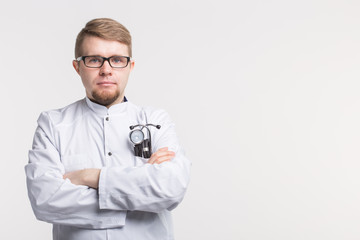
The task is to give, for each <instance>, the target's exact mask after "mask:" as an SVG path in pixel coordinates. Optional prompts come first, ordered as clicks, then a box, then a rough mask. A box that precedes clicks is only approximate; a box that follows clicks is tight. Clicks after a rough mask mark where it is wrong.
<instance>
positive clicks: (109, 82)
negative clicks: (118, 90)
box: [96, 81, 116, 87]
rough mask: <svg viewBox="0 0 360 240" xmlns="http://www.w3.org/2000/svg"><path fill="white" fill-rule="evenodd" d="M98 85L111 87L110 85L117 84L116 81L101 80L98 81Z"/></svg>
mask: <svg viewBox="0 0 360 240" xmlns="http://www.w3.org/2000/svg"><path fill="white" fill-rule="evenodd" d="M96 85H98V86H102V87H109V86H115V85H116V83H114V82H111V81H101V82H98V83H96Z"/></svg>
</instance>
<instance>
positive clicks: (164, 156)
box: [151, 151, 175, 164]
mask: <svg viewBox="0 0 360 240" xmlns="http://www.w3.org/2000/svg"><path fill="white" fill-rule="evenodd" d="M174 157H175V153H174V152H171V151H167V152H166V154H161V155H160V156H159V155H157V157H156V158H154V159H152V161H151V164H154V163H157V164H160V163H162V162H165V161H170V160H171V159H172V158H174Z"/></svg>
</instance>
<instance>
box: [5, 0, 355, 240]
mask: <svg viewBox="0 0 360 240" xmlns="http://www.w3.org/2000/svg"><path fill="white" fill-rule="evenodd" d="M359 12H360V1H357V0H338V1H335V0H303V1H289V0H273V1H271V0H253V1H229V0H222V1H194V0H192V1H190V0H182V1H175V0H168V1H165V0H163V1H156V0H155V1H130V0H127V1H119V0H118V1H115V0H114V1H104V0H103V1H98V0H97V1H92V0H77V1H73V0H72V1H70V0H62V1H45V0H43V1H40V0H38V1H25V0H24V1H9V2H8V3H6V4H5V3H3V2H2V3H1V5H0V36H1V39H0V56H1V57H0V69H1V75H0V76H1V80H0V83H1V88H0V89H1V94H0V101H1V112H2V113H1V124H0V127H1V129H0V136H1V138H0V141H1V142H0V144H1V145H0V146H1V163H2V167H1V174H0V182H1V198H0V206H1V218H0V226H1V227H0V236H1V237H0V238H1V239H35V240H42V239H44V240H45V239H50V238H51V237H50V236H51V225H50V224H47V223H43V222H39V221H37V220H36V219H35V217H34V215H33V213H32V210H31V207H30V203H29V201H28V198H27V192H26V185H25V174H24V165H25V164H26V163H27V152H28V150H29V149H30V148H31V143H32V137H33V133H34V131H35V127H36V120H37V117H38V115H39V114H40V112H41V111H44V110H49V109H54V108H60V107H63V106H65V105H68V104H70V103H71V102H73V101H75V100H78V99H80V98H83V97H84V90H83V87H82V85H81V81H80V79H79V77H78V76H77V75H76V73H75V71H74V70H73V68H72V65H71V61H72V59H73V58H74V57H73V50H74V43H75V38H76V35H77V33H78V32H79V31H80V29H81V28H82V27H83V26H84V25H85V23H86V22H87V21H89V20H91V19H93V18H96V17H110V18H114V19H116V20H118V21H119V22H121V23H123V24H124V25H125V26H126V27H127V28H128V29H129V30H130V32H131V33H132V36H133V52H134V57H135V60H136V66H135V69H134V71H133V73H132V75H131V77H130V81H129V85H128V88H127V93H126V95H127V97H128V98H129V99H130V100H131V101H132V102H134V103H135V104H138V105H151V106H155V107H160V108H164V109H166V110H167V111H168V112H169V113H170V115H171V116H172V118H173V120H174V121H175V123H176V124H177V131H178V134H179V138H180V141H181V142H182V145H183V146H184V147H185V149H186V151H187V155H188V157H189V158H190V159H191V160H192V162H193V168H192V179H191V183H190V186H189V190H188V192H187V195H186V197H185V199H184V201H183V203H182V204H181V205H180V206H179V207H178V208H177V209H176V210H174V221H175V234H176V239H178V240H195V239H196V240H198V239H207V240H218V239H234V240H238V239H244V240H263V239H276V240H288V239H296V240H297V239H299V240H302V239H307V240H309V239H314V240H318V239H326V240H332V239H334V240H338V239H341V240H344V239H360V201H359V200H360V188H359V187H360V175H359V170H360V161H359V160H360V151H359V146H360V124H359V123H360V111H359V106H360V95H359V90H360V78H359V77H360V74H359V60H360V47H359V46H360V44H359V43H360V27H359V26H360V25H359V23H360V14H359Z"/></svg>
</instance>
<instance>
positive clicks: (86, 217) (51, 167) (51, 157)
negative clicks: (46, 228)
mask: <svg viewBox="0 0 360 240" xmlns="http://www.w3.org/2000/svg"><path fill="white" fill-rule="evenodd" d="M53 129H54V128H53V126H52V123H51V121H50V118H49V116H48V114H46V113H42V114H41V115H40V117H39V119H38V127H37V129H36V132H35V136H34V140H33V146H32V150H30V151H29V163H28V164H27V165H26V166H25V173H26V180H27V188H28V196H29V199H30V202H31V206H32V208H33V211H34V213H35V216H36V218H37V219H39V220H42V221H46V222H49V223H55V224H63V225H71V226H76V227H81V228H89V229H103V228H114V227H121V226H123V225H124V224H125V217H126V212H125V211H109V210H101V209H100V208H99V200H98V199H99V198H98V193H97V191H96V190H95V189H92V188H88V187H86V186H81V185H74V184H72V183H71V182H70V181H69V180H68V179H66V180H64V179H63V174H64V173H65V169H64V166H63V165H62V163H61V160H60V154H59V151H58V149H57V148H56V147H55V144H54V130H53Z"/></svg>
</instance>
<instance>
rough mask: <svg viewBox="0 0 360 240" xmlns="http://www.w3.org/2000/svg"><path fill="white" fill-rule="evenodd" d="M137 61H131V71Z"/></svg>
mask: <svg viewBox="0 0 360 240" xmlns="http://www.w3.org/2000/svg"><path fill="white" fill-rule="evenodd" d="M134 66H135V61H131V62H130V72H131V71H132V70H133V69H134Z"/></svg>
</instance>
